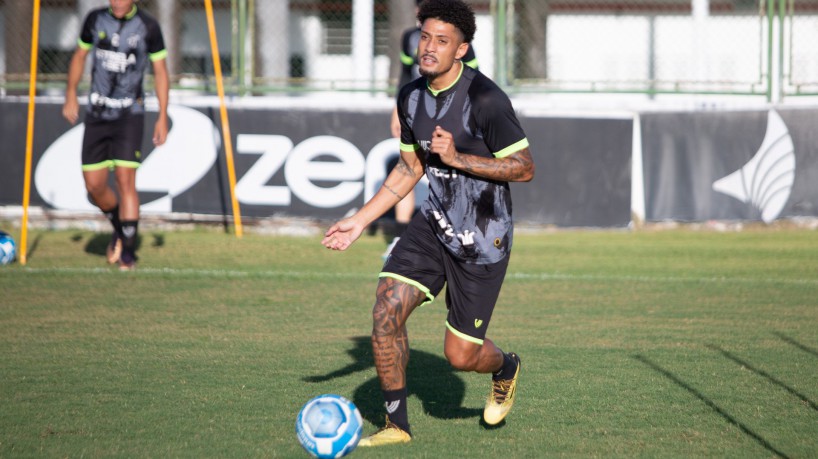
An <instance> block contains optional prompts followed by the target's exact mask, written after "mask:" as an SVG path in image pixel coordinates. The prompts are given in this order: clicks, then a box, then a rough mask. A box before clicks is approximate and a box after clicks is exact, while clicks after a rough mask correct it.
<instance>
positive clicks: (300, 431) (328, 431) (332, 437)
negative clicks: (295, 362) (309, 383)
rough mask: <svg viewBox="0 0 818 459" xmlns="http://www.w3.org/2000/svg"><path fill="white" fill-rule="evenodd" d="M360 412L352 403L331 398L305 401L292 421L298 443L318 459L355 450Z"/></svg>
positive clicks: (321, 396) (360, 420)
mask: <svg viewBox="0 0 818 459" xmlns="http://www.w3.org/2000/svg"><path fill="white" fill-rule="evenodd" d="M363 424H364V423H363V419H361V412H360V411H358V408H357V407H356V406H355V404H354V403H352V402H351V401H349V400H347V399H345V398H344V397H341V396H340V395H335V394H324V395H319V396H317V397H315V398H313V399H312V400H310V401H308V402H307V403H305V404H304V406H303V407H302V408H301V411H300V412H299V413H298V419H296V420H295V433H296V434H297V435H298V441H299V442H301V446H303V447H304V449H306V450H307V452H308V453H310V454H312V455H313V456H315V457H318V458H322V459H323V458H337V457H341V456H345V455H347V454H349V453H350V452H352V450H353V449H355V447H356V446H358V440H360V439H361V431H362V430H363Z"/></svg>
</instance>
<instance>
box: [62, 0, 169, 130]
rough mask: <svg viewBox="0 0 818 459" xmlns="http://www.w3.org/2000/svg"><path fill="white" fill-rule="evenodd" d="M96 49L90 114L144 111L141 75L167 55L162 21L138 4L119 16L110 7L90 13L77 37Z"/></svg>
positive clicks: (113, 116) (111, 116)
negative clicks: (158, 20) (160, 26)
mask: <svg viewBox="0 0 818 459" xmlns="http://www.w3.org/2000/svg"><path fill="white" fill-rule="evenodd" d="M78 45H79V47H80V48H82V49H85V50H93V51H92V53H93V62H92V67H91V93H90V94H89V96H88V102H89V108H90V110H89V114H90V115H92V116H96V117H98V118H102V119H108V120H113V119H118V118H119V117H121V116H122V115H123V114H124V113H128V112H129V113H143V112H144V111H145V107H144V100H143V99H144V89H143V88H142V79H143V77H144V74H145V69H146V68H147V65H148V62H149V61H150V62H153V61H158V60H161V59H164V58H165V57H167V50H166V49H165V42H164V39H163V38H162V31H161V30H160V28H159V23H158V22H157V21H156V19H154V18H153V17H152V16H150V15H148V14H147V13H145V12H143V11H142V10H139V9H138V8H137V7H136V5H134V7H133V9H132V10H131V12H130V13H128V14H127V15H126V16H125V17H124V18H122V19H117V18H116V17H115V16H114V15H113V14H112V13H111V11H110V9H109V8H99V9H96V10H93V11H91V12H90V13H88V16H86V17H85V22H84V24H83V26H82V32H81V33H80V37H79V40H78Z"/></svg>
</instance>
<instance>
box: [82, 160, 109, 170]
mask: <svg viewBox="0 0 818 459" xmlns="http://www.w3.org/2000/svg"><path fill="white" fill-rule="evenodd" d="M113 168H114V162H113V161H111V160H110V159H109V160H106V161H103V162H101V163H94V164H83V165H82V171H83V172H93V171H98V170H100V169H113Z"/></svg>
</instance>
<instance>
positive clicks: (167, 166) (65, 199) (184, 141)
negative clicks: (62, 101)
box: [34, 105, 220, 212]
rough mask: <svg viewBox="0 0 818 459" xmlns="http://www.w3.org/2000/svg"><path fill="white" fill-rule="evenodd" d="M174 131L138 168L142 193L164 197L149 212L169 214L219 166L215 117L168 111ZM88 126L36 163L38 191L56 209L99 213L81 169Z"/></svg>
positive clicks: (144, 206)
mask: <svg viewBox="0 0 818 459" xmlns="http://www.w3.org/2000/svg"><path fill="white" fill-rule="evenodd" d="M168 116H169V117H170V118H171V120H172V121H173V128H172V129H171V130H170V132H169V133H168V138H167V140H166V142H165V143H164V144H163V145H161V146H158V147H156V148H155V149H154V150H153V151H152V152H151V154H150V155H149V156H148V157H147V159H145V161H144V162H143V163H142V165H141V166H140V167H139V172H138V173H137V174H136V189H137V191H145V192H152V193H158V194H160V195H161V196H162V197H160V198H158V199H156V200H153V201H150V202H147V203H143V204H142V206H141V208H142V209H143V210H148V211H156V212H170V211H171V208H172V207H171V203H172V201H173V198H174V197H175V196H178V195H180V194H181V193H183V192H185V191H187V190H188V189H189V188H190V187H192V186H193V185H195V184H196V183H197V182H198V181H199V180H201V178H202V177H204V175H205V174H206V173H207V171H208V170H210V168H211V167H212V166H213V163H214V162H215V161H216V156H217V152H218V149H219V147H220V139H219V135H218V131H217V130H216V127H215V126H214V125H213V122H212V121H210V118H208V117H207V116H205V115H204V114H202V113H199V112H198V111H196V110H193V109H191V108H186V107H180V106H176V105H173V106H170V107H168ZM84 132H85V125H84V124H79V125H77V126H75V127H73V128H71V129H70V130H69V131H68V132H66V133H65V134H63V135H62V136H60V137H59V138H58V139H57V140H56V141H54V143H52V144H51V145H50V146H49V147H48V149H46V151H45V153H43V156H42V158H40V161H39V162H38V163H37V169H36V170H35V172H34V186H35V187H36V189H37V192H38V193H39V194H40V196H41V197H42V198H43V200H45V201H46V202H47V203H48V204H49V205H51V206H53V207H54V208H56V209H66V210H97V208H96V207H95V206H94V205H93V204H91V203H90V202H89V201H88V194H87V192H86V191H85V182H84V181H83V178H82V170H81V169H80V167H79V165H80V161H81V160H80V156H81V153H82V137H83V134H84Z"/></svg>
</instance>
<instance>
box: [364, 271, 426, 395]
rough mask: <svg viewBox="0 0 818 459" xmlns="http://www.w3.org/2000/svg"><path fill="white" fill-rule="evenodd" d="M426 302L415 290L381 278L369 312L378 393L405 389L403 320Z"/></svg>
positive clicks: (406, 347) (406, 339)
mask: <svg viewBox="0 0 818 459" xmlns="http://www.w3.org/2000/svg"><path fill="white" fill-rule="evenodd" d="M425 299H426V295H424V294H423V292H421V291H420V290H418V289H417V288H416V287H413V286H411V285H409V284H406V283H403V282H401V281H398V280H395V279H393V278H391V277H384V278H381V279H380V281H379V282H378V290H377V294H376V298H375V306H374V307H373V308H372V319H373V323H372V352H373V355H374V357H375V368H376V369H377V370H378V378H379V379H380V381H381V389H383V390H397V389H402V388H404V387H406V364H407V363H408V362H409V336H408V335H407V333H406V320H407V319H408V318H409V315H410V314H411V313H412V311H414V309H415V308H416V307H418V306H419V305H420V304H421V303H423V301H424V300H425Z"/></svg>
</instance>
